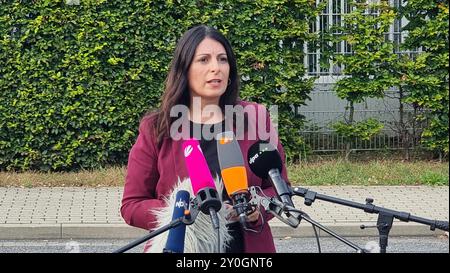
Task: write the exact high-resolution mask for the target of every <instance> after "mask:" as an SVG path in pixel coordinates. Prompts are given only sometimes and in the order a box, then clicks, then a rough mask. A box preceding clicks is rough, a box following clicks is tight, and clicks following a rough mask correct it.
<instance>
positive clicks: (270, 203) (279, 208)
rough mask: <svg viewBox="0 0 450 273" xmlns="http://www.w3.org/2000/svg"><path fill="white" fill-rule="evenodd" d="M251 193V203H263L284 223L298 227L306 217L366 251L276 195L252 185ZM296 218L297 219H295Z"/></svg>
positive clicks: (306, 219) (348, 243)
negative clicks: (262, 192) (262, 193)
mask: <svg viewBox="0 0 450 273" xmlns="http://www.w3.org/2000/svg"><path fill="white" fill-rule="evenodd" d="M250 194H251V196H252V200H251V201H250V203H252V204H254V205H256V204H261V205H262V206H263V207H264V209H265V210H266V211H267V212H270V213H271V214H272V215H273V216H275V217H276V218H277V219H279V220H280V221H282V222H283V223H285V224H287V225H289V226H291V227H293V228H296V227H297V226H298V224H299V221H300V220H301V219H305V221H307V222H309V223H310V224H311V225H313V226H314V227H318V228H319V229H321V230H323V231H325V232H326V233H328V234H330V235H331V236H333V237H334V238H336V239H338V240H339V241H341V242H343V243H344V244H346V245H348V246H350V247H351V248H353V249H354V250H356V252H357V253H364V252H366V250H365V249H363V248H361V247H359V246H358V245H356V244H354V243H353V242H351V241H349V240H347V239H345V238H344V237H342V236H340V235H338V234H337V233H335V232H334V231H332V230H330V229H329V228H327V227H325V226H323V225H321V224H320V223H318V222H316V221H314V220H313V219H311V218H310V217H309V216H308V215H307V214H306V213H304V212H303V211H301V210H298V209H296V208H294V207H292V206H289V205H286V204H285V203H283V202H281V201H280V200H278V199H277V198H275V197H262V196H259V195H258V194H257V193H256V187H250ZM282 212H287V213H289V214H290V216H289V218H287V219H285V218H283V217H282V216H281V215H280V214H281V213H282ZM292 212H297V213H298V215H297V216H296V217H295V218H297V219H293V218H294V215H292V214H291V213H292ZM294 220H296V221H294Z"/></svg>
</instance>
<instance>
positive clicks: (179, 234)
mask: <svg viewBox="0 0 450 273" xmlns="http://www.w3.org/2000/svg"><path fill="white" fill-rule="evenodd" d="M189 198H190V195H189V192H188V191H185V190H180V191H178V192H177V195H176V197H175V206H174V208H173V214H172V221H173V220H176V219H178V218H180V217H184V215H185V211H186V210H188V209H189ZM185 234H186V225H185V224H184V223H183V224H181V225H178V226H177V227H174V228H172V229H170V230H169V235H168V237H167V242H166V246H165V247H164V249H163V253H184V238H185Z"/></svg>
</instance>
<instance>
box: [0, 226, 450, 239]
mask: <svg viewBox="0 0 450 273" xmlns="http://www.w3.org/2000/svg"><path fill="white" fill-rule="evenodd" d="M360 224H361V223H360V222H357V223H338V224H336V223H333V224H326V223H324V224H323V225H324V226H325V227H327V228H329V229H330V230H331V231H333V232H335V233H336V234H338V235H340V236H343V237H365V236H367V237H377V236H378V230H377V229H376V228H369V229H364V230H362V229H360ZM370 224H372V225H373V224H374V223H367V225H370ZM270 228H271V230H272V234H273V236H274V238H286V237H314V236H315V234H314V230H313V228H312V226H311V224H309V223H305V222H302V223H301V224H300V225H299V226H298V227H297V228H292V227H289V226H285V225H282V224H279V223H274V224H271V225H270ZM316 230H317V234H318V235H319V236H320V237H329V236H331V235H329V234H328V233H326V232H324V231H322V230H320V229H318V228H316ZM146 234H147V232H146V231H145V230H142V229H140V228H136V227H131V226H129V225H127V224H64V223H62V224H45V225H44V224H38V225H36V224H1V225H0V240H35V239H41V240H45V239H47V240H51V239H53V240H55V239H137V238H139V237H142V236H144V235H146ZM438 235H445V232H444V231H442V230H437V229H436V230H434V231H432V230H430V228H429V227H428V226H425V225H420V224H414V223H404V222H394V224H393V226H392V229H391V231H390V233H389V236H438Z"/></svg>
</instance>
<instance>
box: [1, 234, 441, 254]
mask: <svg viewBox="0 0 450 273" xmlns="http://www.w3.org/2000/svg"><path fill="white" fill-rule="evenodd" d="M347 239H349V240H351V241H352V242H354V243H356V244H357V245H359V246H364V245H366V243H367V242H369V241H374V240H377V238H375V237H352V238H347ZM129 242H130V240H94V239H89V240H88V239H77V240H73V241H71V240H0V253H70V252H82V253H111V252H113V251H114V250H117V249H118V248H120V247H122V246H124V245H126V244H128V243H129ZM320 243H321V248H322V252H323V253H331V252H333V253H354V251H353V249H352V248H350V247H348V246H347V245H345V244H343V243H342V242H340V241H337V240H336V239H334V238H330V237H323V238H320ZM275 245H276V247H277V251H278V252H283V253H318V251H317V244H316V239H315V238H289V237H288V238H283V239H279V238H277V239H275ZM128 252H131V253H140V252H142V246H138V247H136V248H134V249H131V250H129V251H128ZM387 252H390V253H449V239H448V237H446V236H438V237H434V236H427V237H392V238H389V246H388V248H387Z"/></svg>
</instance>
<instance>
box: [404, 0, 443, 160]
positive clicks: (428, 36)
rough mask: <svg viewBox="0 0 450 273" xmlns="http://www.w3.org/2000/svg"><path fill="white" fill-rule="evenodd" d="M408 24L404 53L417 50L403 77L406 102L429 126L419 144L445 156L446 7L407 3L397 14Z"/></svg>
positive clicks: (438, 2) (427, 1)
mask: <svg viewBox="0 0 450 273" xmlns="http://www.w3.org/2000/svg"><path fill="white" fill-rule="evenodd" d="M400 12H401V14H402V15H403V16H405V18H406V19H407V20H408V21H409V22H408V24H407V25H406V26H405V27H404V30H406V31H407V32H408V35H407V37H406V39H405V43H404V45H403V47H404V49H409V50H415V49H420V53H419V54H418V56H417V57H416V58H415V59H413V60H411V62H410V63H409V66H408V70H407V73H406V75H405V77H406V82H407V85H406V88H407V91H408V93H409V94H408V96H407V97H406V98H405V101H406V102H409V103H415V104H417V105H419V106H421V107H423V108H425V109H426V110H427V111H426V114H425V115H424V116H423V117H422V118H424V119H425V118H426V119H428V120H429V126H428V127H427V128H426V129H425V130H424V131H423V133H422V143H423V144H425V146H426V147H428V148H429V149H431V150H434V151H437V152H438V153H439V155H440V158H442V155H443V154H444V155H446V156H448V152H449V136H448V129H449V128H448V114H449V74H448V69H449V64H448V61H449V34H448V28H449V16H448V14H449V3H448V1H445V0H409V1H407V2H406V5H405V6H404V7H403V8H402V9H401V10H400Z"/></svg>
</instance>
